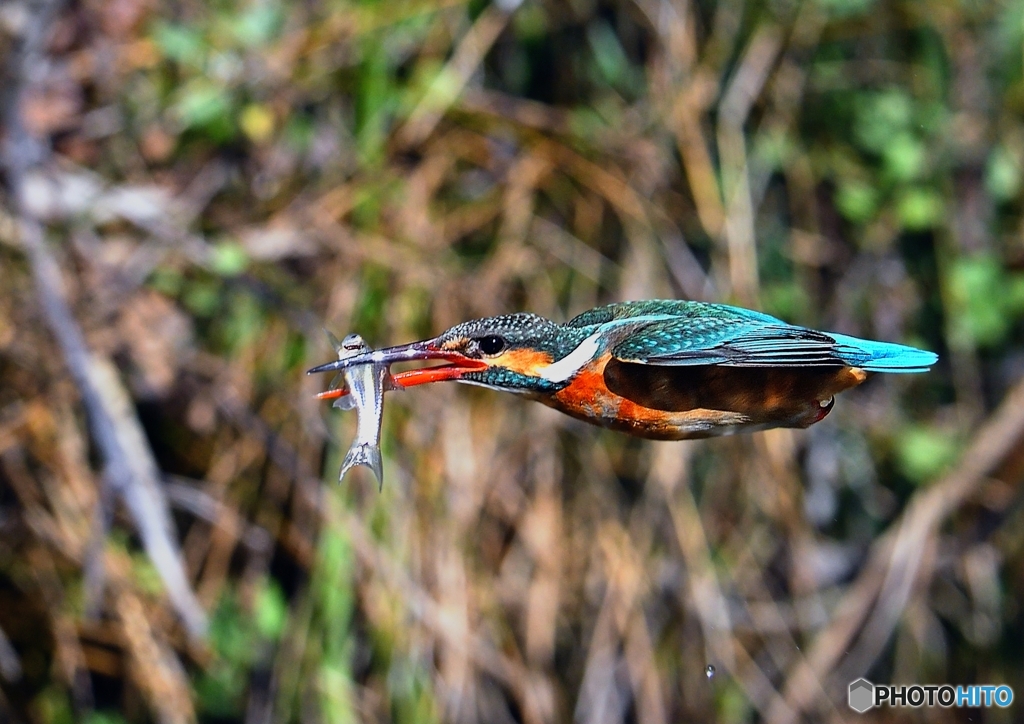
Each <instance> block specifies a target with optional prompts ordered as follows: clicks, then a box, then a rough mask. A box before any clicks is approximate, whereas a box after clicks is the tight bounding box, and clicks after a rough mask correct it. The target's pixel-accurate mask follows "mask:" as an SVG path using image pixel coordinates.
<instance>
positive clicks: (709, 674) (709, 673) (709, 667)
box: [704, 664, 715, 679]
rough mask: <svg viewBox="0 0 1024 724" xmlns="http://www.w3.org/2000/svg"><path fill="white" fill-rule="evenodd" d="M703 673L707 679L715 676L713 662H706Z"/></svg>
mask: <svg viewBox="0 0 1024 724" xmlns="http://www.w3.org/2000/svg"><path fill="white" fill-rule="evenodd" d="M704 673H705V675H707V677H708V678H709V679H713V678H715V667H714V665H713V664H708V665H707V666H705V667H704Z"/></svg>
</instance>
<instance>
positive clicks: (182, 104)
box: [174, 78, 231, 128]
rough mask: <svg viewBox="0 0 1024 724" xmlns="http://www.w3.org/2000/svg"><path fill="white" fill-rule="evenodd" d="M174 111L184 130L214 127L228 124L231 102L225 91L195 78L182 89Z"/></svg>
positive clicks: (206, 81)
mask: <svg viewBox="0 0 1024 724" xmlns="http://www.w3.org/2000/svg"><path fill="white" fill-rule="evenodd" d="M174 111H175V112H176V113H177V115H178V118H180V119H181V122H182V124H183V125H184V126H185V127H186V128H190V127H193V126H207V127H216V126H219V125H222V124H223V123H224V121H228V122H229V123H230V113H231V101H230V98H229V95H228V91H227V90H226V89H224V88H221V87H219V86H217V85H214V84H213V83H211V82H209V81H208V80H206V79H204V78H197V79H195V80H193V81H191V82H190V83H188V84H186V85H185V87H184V88H182V90H181V95H180V96H179V98H178V102H177V103H176V104H175V106H174Z"/></svg>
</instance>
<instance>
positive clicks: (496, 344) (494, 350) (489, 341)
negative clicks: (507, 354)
mask: <svg viewBox="0 0 1024 724" xmlns="http://www.w3.org/2000/svg"><path fill="white" fill-rule="evenodd" d="M476 343H477V346H478V347H480V351H481V352H483V353H484V354H498V353H499V352H501V351H502V350H503V349H505V340H504V339H502V338H501V337H499V336H497V335H494V334H492V335H489V336H487V337H480V338H479V339H477V340H476Z"/></svg>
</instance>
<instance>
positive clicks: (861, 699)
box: [848, 679, 875, 714]
mask: <svg viewBox="0 0 1024 724" xmlns="http://www.w3.org/2000/svg"><path fill="white" fill-rule="evenodd" d="M848 701H849V704H850V708H851V709H853V710H854V711H855V712H857V713H858V714H863V713H864V712H866V711H867V710H868V709H870V708H871V707H873V706H874V705H875V685H874V684H872V683H871V682H870V681H868V680H867V679H857V680H856V681H854V682H851V683H850V691H849V700H848Z"/></svg>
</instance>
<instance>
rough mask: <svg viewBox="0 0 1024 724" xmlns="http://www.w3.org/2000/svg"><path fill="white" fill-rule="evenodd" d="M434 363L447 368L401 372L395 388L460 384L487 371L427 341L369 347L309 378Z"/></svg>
mask: <svg viewBox="0 0 1024 724" xmlns="http://www.w3.org/2000/svg"><path fill="white" fill-rule="evenodd" d="M435 360H437V361H443V362H446V363H447V364H443V365H439V366H436V367H424V368H422V369H416V370H408V371H405V372H399V373H397V374H395V375H394V376H393V377H392V379H393V380H394V382H395V385H396V387H399V388H405V387H415V386H416V385H425V384H429V383H431V382H444V381H447V380H457V379H459V378H460V377H462V375H464V374H465V373H466V372H473V371H476V370H482V369H486V368H487V364H486V363H485V362H481V361H480V360H477V359H473V358H472V357H467V356H466V355H464V354H462V353H461V352H458V351H455V350H448V349H441V348H440V347H439V346H438V345H437V341H436V340H433V339H428V340H424V341H422V342H413V343H412V344H403V345H399V346H397V347H386V348H384V349H378V350H370V349H369V347H367V348H366V351H363V352H361V353H358V354H354V355H352V356H346V357H344V358H341V357H339V359H337V360H334V361H332V362H328V363H326V364H322V365H319V366H318V367H314V368H313V369H311V370H309V371H308V372H307V374H311V375H312V374H318V373H320V372H335V371H338V372H342V371H344V370H347V369H349V368H351V367H358V366H360V365H386V366H389V367H390V365H393V364H395V363H396V362H420V361H422V362H431V361H435ZM343 394H345V393H344V392H341V393H338V392H337V391H336V390H327V391H326V392H324V393H321V394H320V397H321V399H332V398H334V397H339V396H341V395H343Z"/></svg>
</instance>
